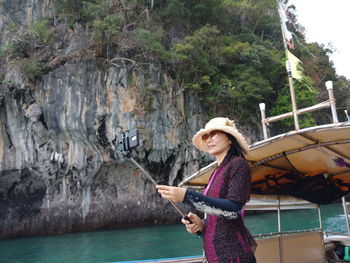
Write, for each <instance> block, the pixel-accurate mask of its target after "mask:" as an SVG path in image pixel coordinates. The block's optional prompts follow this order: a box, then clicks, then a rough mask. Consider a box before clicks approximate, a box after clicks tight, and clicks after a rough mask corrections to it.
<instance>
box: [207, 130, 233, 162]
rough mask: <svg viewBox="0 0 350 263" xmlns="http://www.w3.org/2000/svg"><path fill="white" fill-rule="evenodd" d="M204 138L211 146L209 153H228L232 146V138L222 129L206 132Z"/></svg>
mask: <svg viewBox="0 0 350 263" xmlns="http://www.w3.org/2000/svg"><path fill="white" fill-rule="evenodd" d="M202 140H204V141H205V142H206V144H207V147H208V148H209V153H210V154H212V155H215V156H217V155H221V154H223V153H225V154H226V152H227V151H228V149H229V148H230V147H231V141H230V139H229V138H228V136H227V135H226V133H224V132H222V131H212V132H210V133H208V134H204V135H203V136H202Z"/></svg>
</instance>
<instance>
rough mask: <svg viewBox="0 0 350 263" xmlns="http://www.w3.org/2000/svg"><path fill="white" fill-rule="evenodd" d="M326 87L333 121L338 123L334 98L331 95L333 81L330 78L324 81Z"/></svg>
mask: <svg viewBox="0 0 350 263" xmlns="http://www.w3.org/2000/svg"><path fill="white" fill-rule="evenodd" d="M326 87H327V90H328V96H329V100H330V101H331V110H332V118H333V123H338V122H339V121H338V115H337V109H336V107H335V99H334V95H333V82H332V81H331V80H329V81H326Z"/></svg>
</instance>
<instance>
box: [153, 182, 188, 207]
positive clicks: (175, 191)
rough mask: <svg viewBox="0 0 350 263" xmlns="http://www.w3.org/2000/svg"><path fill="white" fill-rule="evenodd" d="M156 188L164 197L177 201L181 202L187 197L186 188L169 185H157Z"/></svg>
mask: <svg viewBox="0 0 350 263" xmlns="http://www.w3.org/2000/svg"><path fill="white" fill-rule="evenodd" d="M156 188H157V189H158V193H160V194H161V196H162V197H163V198H165V199H168V200H170V201H173V202H175V203H181V202H182V201H183V200H184V198H185V194H186V188H182V187H176V186H168V185H157V186H156Z"/></svg>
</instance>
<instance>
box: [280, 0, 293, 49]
mask: <svg viewBox="0 0 350 263" xmlns="http://www.w3.org/2000/svg"><path fill="white" fill-rule="evenodd" d="M278 14H279V16H280V21H281V27H282V35H283V38H284V41H285V42H286V44H287V45H288V47H289V48H294V42H293V34H292V33H291V32H290V31H289V30H288V28H287V22H288V18H287V16H286V13H285V11H284V9H283V7H282V4H281V3H279V4H278Z"/></svg>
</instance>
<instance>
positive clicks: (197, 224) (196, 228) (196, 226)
mask: <svg viewBox="0 0 350 263" xmlns="http://www.w3.org/2000/svg"><path fill="white" fill-rule="evenodd" d="M187 216H188V217H189V218H190V219H191V221H192V223H190V222H189V221H187V220H186V219H181V222H182V223H183V224H184V225H185V226H186V230H187V232H189V233H192V234H195V233H197V232H203V230H204V223H203V221H202V219H200V218H199V216H197V215H196V214H193V213H188V215H187Z"/></svg>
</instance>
